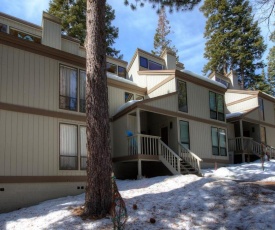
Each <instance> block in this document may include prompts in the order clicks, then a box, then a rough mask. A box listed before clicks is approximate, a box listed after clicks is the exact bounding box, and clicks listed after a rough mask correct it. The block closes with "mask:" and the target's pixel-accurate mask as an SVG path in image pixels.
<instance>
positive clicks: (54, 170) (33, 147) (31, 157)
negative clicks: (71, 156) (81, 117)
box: [0, 110, 85, 176]
mask: <svg viewBox="0 0 275 230" xmlns="http://www.w3.org/2000/svg"><path fill="white" fill-rule="evenodd" d="M59 122H66V123H72V124H76V123H75V122H74V121H70V120H59V119H57V118H51V117H44V116H37V115H31V114H23V113H17V112H9V111H4V110H0V127H1V132H0V175H1V176H54V175H85V171H83V170H72V171H71V170H59ZM78 125H80V124H78ZM81 125H83V124H81Z"/></svg>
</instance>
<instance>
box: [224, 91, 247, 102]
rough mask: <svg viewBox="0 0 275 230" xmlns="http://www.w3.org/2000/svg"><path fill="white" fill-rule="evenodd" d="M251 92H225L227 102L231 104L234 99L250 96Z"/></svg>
mask: <svg viewBox="0 0 275 230" xmlns="http://www.w3.org/2000/svg"><path fill="white" fill-rule="evenodd" d="M250 96H251V94H244V93H227V92H226V93H225V103H226V104H229V103H231V102H234V101H238V100H242V99H245V98H248V97H250Z"/></svg>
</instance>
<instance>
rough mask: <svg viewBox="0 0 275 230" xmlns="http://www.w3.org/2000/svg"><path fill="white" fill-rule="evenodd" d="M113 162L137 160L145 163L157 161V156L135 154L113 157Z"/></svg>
mask: <svg viewBox="0 0 275 230" xmlns="http://www.w3.org/2000/svg"><path fill="white" fill-rule="evenodd" d="M112 160H113V162H114V163H115V162H123V161H124V162H125V161H137V160H145V161H159V156H158V155H155V156H152V155H144V154H137V155H132V156H124V157H114V158H113V159H112Z"/></svg>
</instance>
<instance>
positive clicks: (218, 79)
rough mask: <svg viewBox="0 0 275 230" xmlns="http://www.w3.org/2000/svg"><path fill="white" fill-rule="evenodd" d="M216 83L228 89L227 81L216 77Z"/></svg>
mask: <svg viewBox="0 0 275 230" xmlns="http://www.w3.org/2000/svg"><path fill="white" fill-rule="evenodd" d="M216 81H217V82H220V83H222V84H223V85H225V86H226V88H228V85H229V83H228V82H227V81H225V80H223V79H220V78H217V77H216Z"/></svg>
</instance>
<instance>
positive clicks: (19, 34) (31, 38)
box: [10, 28, 41, 44]
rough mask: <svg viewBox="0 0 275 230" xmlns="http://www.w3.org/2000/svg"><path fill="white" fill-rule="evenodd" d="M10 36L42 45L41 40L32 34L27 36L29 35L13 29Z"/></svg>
mask: <svg viewBox="0 0 275 230" xmlns="http://www.w3.org/2000/svg"><path fill="white" fill-rule="evenodd" d="M10 34H11V35H13V36H15V37H18V38H22V39H24V40H28V41H31V42H35V43H38V44H41V38H39V37H36V36H33V35H30V34H27V33H25V32H22V31H18V30H16V29H13V28H10Z"/></svg>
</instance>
